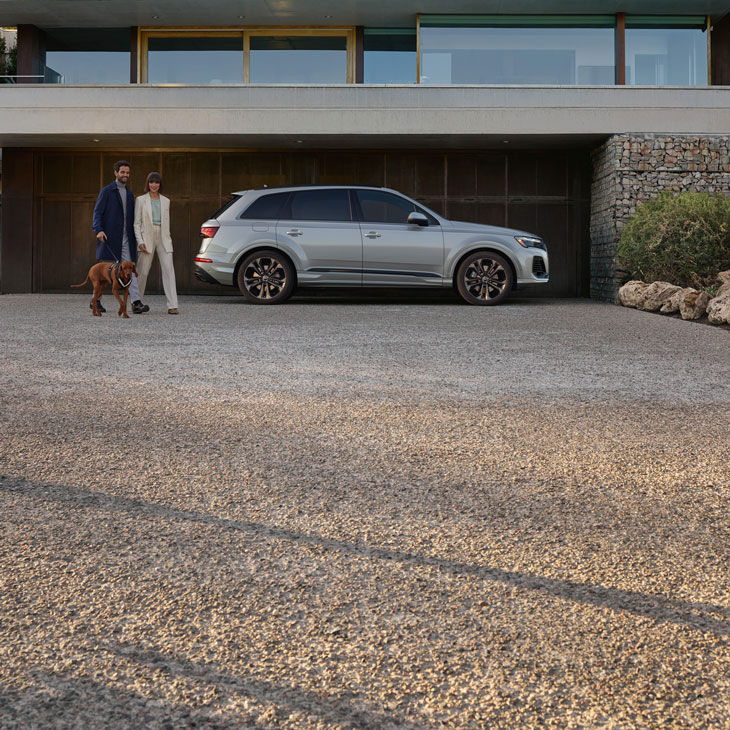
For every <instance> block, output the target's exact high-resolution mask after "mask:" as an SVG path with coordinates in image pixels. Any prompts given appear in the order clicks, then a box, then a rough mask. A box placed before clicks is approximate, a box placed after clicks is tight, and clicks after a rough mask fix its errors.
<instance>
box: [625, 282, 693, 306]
mask: <svg viewBox="0 0 730 730" xmlns="http://www.w3.org/2000/svg"><path fill="white" fill-rule="evenodd" d="M681 289H682V287H681V286H675V285H674V284H670V283H669V282H668V281H655V282H654V283H653V284H649V286H647V287H646V289H644V293H643V297H642V300H641V301H640V302H639V303H638V304H637V305H636V308H637V309H643V310H644V311H645V312H656V311H657V310H658V309H659V308H660V307H661V306H662V304H664V302H666V301H667V299H669V298H670V297H671V296H672V295H673V294H676V293H677V292H679V291H681Z"/></svg>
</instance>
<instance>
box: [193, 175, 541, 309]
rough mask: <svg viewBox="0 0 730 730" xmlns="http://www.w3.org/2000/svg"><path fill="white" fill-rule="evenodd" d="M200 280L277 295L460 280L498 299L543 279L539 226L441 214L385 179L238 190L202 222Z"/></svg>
mask: <svg viewBox="0 0 730 730" xmlns="http://www.w3.org/2000/svg"><path fill="white" fill-rule="evenodd" d="M200 233H201V236H202V238H203V240H202V242H201V244H200V251H199V252H198V255H197V256H196V257H195V275H196V276H197V278H198V279H200V280H201V281H207V282H210V283H214V284H224V285H226V286H238V288H239V289H240V290H241V293H242V294H243V295H244V296H245V297H246V299H248V300H249V301H250V302H253V303H255V304H278V303H279V302H283V301H284V300H285V299H287V298H288V297H289V296H291V293H292V292H293V291H294V287H295V286H369V287H426V286H431V287H451V286H453V287H455V288H456V290H457V291H458V293H459V295H460V296H461V297H462V299H463V300H464V301H465V302H468V303H469V304H499V303H500V302H502V301H504V299H505V298H506V297H507V296H508V295H509V293H510V291H512V289H513V288H514V287H515V286H516V285H517V284H545V283H546V282H547V281H548V272H549V268H548V256H547V248H546V246H545V242H544V241H543V240H542V238H540V237H539V236H534V235H532V234H530V233H525V232H523V231H516V230H512V229H511V228H499V227H497V226H485V225H477V224H475V223H460V222H458V221H450V220H447V219H446V218H442V217H441V216H440V215H438V214H437V213H434V212H433V211H432V210H429V209H428V208H426V207H425V206H423V205H421V204H420V203H416V202H415V201H414V200H411V199H410V198H408V197H406V196H405V195H402V194H401V193H398V192H396V191H395V190H389V189H387V188H377V187H368V186H365V185H306V186H292V187H281V188H262V189H259V190H244V191H241V192H238V193H235V194H234V196H233V198H232V199H231V200H230V201H229V202H228V203H227V204H226V205H225V206H224V207H223V208H221V209H220V210H219V211H218V212H217V213H215V214H214V215H213V217H212V218H210V219H209V220H207V221H206V222H205V223H203V225H202V226H201V229H200Z"/></svg>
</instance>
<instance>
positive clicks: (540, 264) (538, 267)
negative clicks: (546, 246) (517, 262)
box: [532, 256, 547, 276]
mask: <svg viewBox="0 0 730 730" xmlns="http://www.w3.org/2000/svg"><path fill="white" fill-rule="evenodd" d="M532 273H533V274H534V275H535V276H547V270H546V269H545V262H544V261H543V258H542V256H533V257H532Z"/></svg>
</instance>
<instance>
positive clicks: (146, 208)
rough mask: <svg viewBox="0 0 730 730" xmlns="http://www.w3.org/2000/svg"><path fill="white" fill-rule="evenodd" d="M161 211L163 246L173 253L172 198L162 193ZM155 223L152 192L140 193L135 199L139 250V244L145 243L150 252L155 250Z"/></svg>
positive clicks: (135, 227)
mask: <svg viewBox="0 0 730 730" xmlns="http://www.w3.org/2000/svg"><path fill="white" fill-rule="evenodd" d="M160 212H161V214H162V216H161V217H162V224H161V226H160V233H161V234H162V248H164V249H165V251H167V252H168V253H172V236H170V198H166V197H165V196H164V195H160ZM153 228H154V225H153V223H152V202H151V200H150V194H149V193H145V194H144V195H140V196H139V197H138V198H137V199H136V200H135V201H134V235H135V237H136V239H137V250H139V244H140V243H144V245H145V247H146V248H147V251H148V252H149V253H154V252H155V237H154V236H153V235H152V232H153Z"/></svg>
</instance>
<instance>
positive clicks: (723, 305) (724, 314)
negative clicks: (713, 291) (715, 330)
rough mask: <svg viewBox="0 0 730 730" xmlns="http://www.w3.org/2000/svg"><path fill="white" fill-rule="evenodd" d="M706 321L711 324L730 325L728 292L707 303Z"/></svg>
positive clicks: (729, 297)
mask: <svg viewBox="0 0 730 730" xmlns="http://www.w3.org/2000/svg"><path fill="white" fill-rule="evenodd" d="M721 288H723V289H724V288H725V287H724V286H723V287H721ZM707 319H708V321H709V322H710V323H711V324H730V292H728V293H726V294H723V295H722V296H719V297H715V298H714V299H711V300H710V301H709V303H708V304H707Z"/></svg>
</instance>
